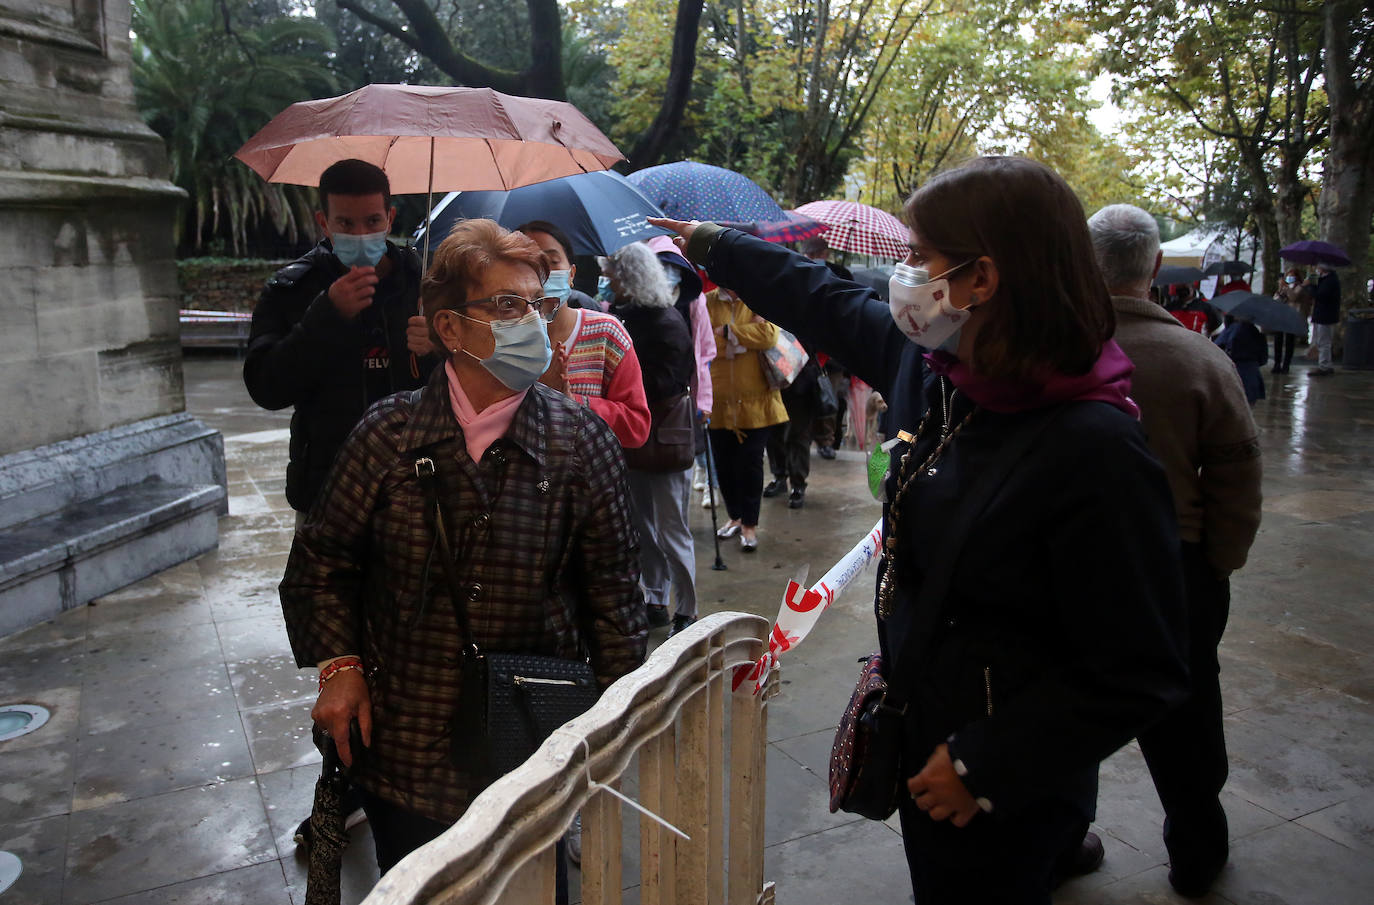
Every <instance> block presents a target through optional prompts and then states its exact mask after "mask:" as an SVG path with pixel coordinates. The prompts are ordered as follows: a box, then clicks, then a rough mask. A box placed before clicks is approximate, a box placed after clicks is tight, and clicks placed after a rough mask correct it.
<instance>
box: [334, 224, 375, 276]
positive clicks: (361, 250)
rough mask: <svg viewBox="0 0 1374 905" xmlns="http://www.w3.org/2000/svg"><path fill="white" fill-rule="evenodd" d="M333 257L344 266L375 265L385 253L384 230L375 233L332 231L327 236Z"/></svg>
mask: <svg viewBox="0 0 1374 905" xmlns="http://www.w3.org/2000/svg"><path fill="white" fill-rule="evenodd" d="M329 243H330V244H331V245H333V246H334V257H336V258H338V259H339V263H340V264H342V265H343V266H345V267H376V266H377V262H378V261H380V260H381V259H382V255H384V254H386V230H382V231H381V232H376V233H363V234H362V235H353V234H352V233H334V234H333V235H332V236H330V237H329Z"/></svg>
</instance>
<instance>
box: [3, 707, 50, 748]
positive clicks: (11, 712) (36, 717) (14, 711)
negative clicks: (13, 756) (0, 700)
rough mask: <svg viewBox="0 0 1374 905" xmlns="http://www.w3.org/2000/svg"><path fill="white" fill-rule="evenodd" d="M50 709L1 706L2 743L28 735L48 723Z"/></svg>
mask: <svg viewBox="0 0 1374 905" xmlns="http://www.w3.org/2000/svg"><path fill="white" fill-rule="evenodd" d="M48 716H49V713H48V708H46V707H39V706H38V705H37V704H4V705H0V742H7V741H9V740H10V739H12V738H18V737H19V736H21V735H28V734H29V733H30V732H32V731H34V730H35V729H39V728H42V726H43V724H44V723H46V722H47V721H48Z"/></svg>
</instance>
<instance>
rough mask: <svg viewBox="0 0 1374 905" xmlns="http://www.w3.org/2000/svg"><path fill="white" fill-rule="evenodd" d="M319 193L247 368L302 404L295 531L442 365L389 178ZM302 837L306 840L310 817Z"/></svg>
mask: <svg viewBox="0 0 1374 905" xmlns="http://www.w3.org/2000/svg"><path fill="white" fill-rule="evenodd" d="M319 192H320V209H319V210H318V211H316V212H315V223H316V225H317V226H319V228H320V232H321V233H323V235H324V237H323V238H322V239H320V241H319V244H318V245H316V246H315V247H314V248H312V249H311V250H310V251H308V252H307V253H306V254H305V255H303V256H302V257H300V258H298V259H297V260H295V261H293V262H292V263H290V264H288V265H286V266H285V267H283V268H282V269H281V270H278V271H277V272H276V273H275V274H274V275H273V276H272V278H271V279H269V280H268V281H267V285H266V287H264V288H263V290H262V295H261V296H259V298H258V303H257V305H256V306H255V307H254V308H253V323H252V327H251V329H250V331H249V335H248V351H247V353H246V354H245V356H244V361H243V382H244V385H245V386H246V387H247V388H248V395H249V396H251V397H252V399H253V401H254V402H256V403H257V404H258V405H260V406H262V407H263V408H265V409H272V410H276V409H282V408H286V407H287V406H293V407H294V409H295V411H294V412H293V413H292V415H291V444H290V461H289V462H288V463H287V466H286V501H287V502H288V503H290V504H291V508H292V509H294V510H295V511H296V527H297V528H299V527H300V526H301V524H302V523H303V522H304V521H305V517H306V513H307V512H309V511H310V508H311V506H313V505H314V503H315V500H316V498H317V497H318V496H319V493H320V487H321V486H323V484H324V479H325V476H326V475H327V474H328V473H329V467H330V465H332V464H333V462H334V456H335V455H336V454H337V453H338V451H339V447H340V446H342V445H343V442H344V438H345V437H347V436H348V432H349V431H350V430H352V429H353V426H354V425H355V424H357V423H358V421H359V419H361V418H362V417H363V413H364V412H365V411H367V407H368V406H370V405H371V404H372V403H374V402H376V401H377V400H379V399H382V398H383V397H385V396H389V395H390V394H392V393H395V392H399V391H401V390H413V389H415V388H417V387H420V386H423V385H424V382H425V379H426V378H427V377H428V376H429V372H430V371H431V370H432V369H433V368H434V364H435V361H436V359H435V356H434V355H433V354H432V353H433V349H432V347H431V345H430V338H429V331H428V329H427V328H426V327H425V325H424V318H422V317H421V316H420V310H419V299H420V256H419V254H418V253H417V252H416V251H415V249H413V248H408V247H403V246H398V245H393V244H392V243H391V242H389V241H388V240H387V234H388V233H389V232H390V231H391V226H392V224H393V223H394V222H395V219H396V208H394V207H392V206H391V183H390V181H389V180H388V179H387V176H386V173H384V172H382V170H381V169H379V168H378V167H376V166H374V165H373V164H370V163H367V162H366V161H363V160H352V159H350V160H341V161H339V162H338V163H336V164H333V165H332V166H330V167H329V168H328V169H326V170H325V171H324V172H323V173H322V174H320V185H319ZM344 811H345V813H346V814H347V815H348V816H347V820H346V822H347V823H348V824H350V825H352V824H355V823H357V822H359V821H361V820H362V819H363V818H364V811H363V810H362V800H361V798H359V797H358V796H356V795H354V794H353V793H351V792H350V793H349V794H347V795H346V796H345V801H344ZM295 840H296V842H297V844H299V845H302V846H306V847H308V846H309V845H310V842H311V828H310V820H309V818H307V819H305V820H303V821H301V823H300V825H299V826H298V827H297V828H296V833H295Z"/></svg>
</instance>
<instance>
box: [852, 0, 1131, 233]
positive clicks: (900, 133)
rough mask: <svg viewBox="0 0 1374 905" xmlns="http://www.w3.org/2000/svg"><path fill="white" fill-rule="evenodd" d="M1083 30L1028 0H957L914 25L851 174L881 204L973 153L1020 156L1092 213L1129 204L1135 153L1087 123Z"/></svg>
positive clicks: (889, 204) (892, 205) (895, 203)
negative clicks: (1064, 185)
mask: <svg viewBox="0 0 1374 905" xmlns="http://www.w3.org/2000/svg"><path fill="white" fill-rule="evenodd" d="M1085 42H1086V36H1085V35H1084V34H1083V33H1082V30H1081V27H1079V26H1077V25H1074V24H1072V23H1070V24H1065V23H1063V22H1060V21H1058V20H1057V19H1056V18H1055V17H1053V16H1052V15H1048V14H1047V11H1046V10H1045V9H1043V8H1042V7H1041V5H1040V4H1036V3H1027V2H1023V3H1012V4H1005V5H992V4H986V3H980V2H967V0H956V2H954V3H952V4H951V5H948V6H945V7H942V8H940V9H939V10H937V11H935V12H934V14H933V15H931V16H929V17H927V19H926V20H925V21H924V22H922V23H921V25H920V27H919V28H918V29H917V31H916V33H915V34H914V35H913V36H912V39H911V40H910V41H909V42H908V43H907V45H906V47H905V49H904V50H903V52H902V54H901V56H900V57H899V59H898V61H897V64H896V66H895V67H894V71H893V75H892V76H891V78H890V79H889V83H888V86H887V90H886V91H885V92H884V94H883V96H882V97H880V98H879V100H878V102H877V105H876V108H877V109H876V111H875V113H874V115H873V116H872V118H871V120H870V125H869V130H868V136H867V140H866V142H865V155H864V158H863V160H862V161H859V162H856V164H855V167H854V170H853V173H852V180H851V181H852V182H853V183H854V184H856V185H857V186H858V187H859V192H860V196H861V198H862V200H864V201H866V202H868V203H870V204H874V205H875V206H878V207H882V208H885V209H888V210H895V209H897V208H898V207H899V206H900V205H901V203H902V201H903V200H904V199H905V198H906V197H907V196H908V195H910V194H911V192H912V191H914V190H915V189H916V188H917V187H919V186H920V185H921V183H923V182H924V181H925V180H926V179H928V178H929V177H930V176H931V175H933V174H934V173H936V172H938V171H940V170H942V169H944V168H946V167H949V166H952V165H955V164H958V163H959V162H961V161H963V160H965V159H967V158H969V157H971V156H973V155H975V154H980V153H982V154H990V153H991V154H1024V155H1026V156H1029V157H1032V158H1035V159H1038V160H1041V161H1043V162H1045V163H1046V164H1047V165H1049V166H1051V167H1053V168H1054V169H1055V170H1057V171H1058V172H1059V173H1061V174H1062V175H1063V176H1064V177H1065V179H1066V180H1068V182H1069V183H1070V185H1072V186H1073V187H1074V189H1075V190H1076V191H1077V192H1078V195H1079V198H1080V199H1081V200H1082V201H1083V204H1084V206H1085V208H1087V209H1088V210H1089V211H1092V210H1095V209H1096V208H1098V207H1101V206H1102V205H1103V204H1107V203H1112V202H1119V201H1133V200H1136V199H1137V197H1138V196H1139V194H1140V189H1139V185H1138V184H1137V182H1136V181H1135V179H1134V177H1133V173H1134V170H1135V167H1136V163H1137V161H1136V158H1135V156H1134V155H1132V154H1131V153H1129V152H1128V151H1127V150H1126V149H1125V148H1123V147H1121V146H1119V145H1117V144H1116V143H1114V142H1112V141H1109V140H1107V139H1106V138H1104V137H1103V136H1102V135H1101V134H1100V133H1099V132H1098V130H1097V129H1096V128H1095V127H1094V126H1093V125H1092V123H1091V121H1090V120H1089V119H1088V113H1089V112H1090V111H1091V110H1093V109H1094V108H1095V107H1096V103H1095V102H1094V101H1092V100H1091V99H1090V98H1089V97H1088V87H1089V84H1090V81H1091V78H1092V75H1093V67H1092V66H1091V65H1089V55H1088V54H1087V52H1086V51H1084V50H1083V49H1082V48H1083V45H1084V43H1085Z"/></svg>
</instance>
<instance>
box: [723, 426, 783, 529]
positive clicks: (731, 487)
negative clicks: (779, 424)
mask: <svg viewBox="0 0 1374 905" xmlns="http://www.w3.org/2000/svg"><path fill="white" fill-rule="evenodd" d="M772 430H773V428H772V427H755V428H751V429H750V430H746V431H741V433H743V434H744V439H743V440H741V439H740V438H739V437H738V436H737V435H736V434H735V432H734V431H733V430H714V429H713V430H711V431H710V435H711V455H712V456H713V457H715V460H716V480H717V481H719V482H720V495H721V496H722V497H724V498H725V511H726V512H727V513H729V515H730V518H732V519H739V520H740V522H741V523H743V524H745V525H750V526H753V525H757V524H758V523H759V504H760V503H762V502H763V449H764V446H765V445H767V443H768V434H769V432H770V431H772Z"/></svg>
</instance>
